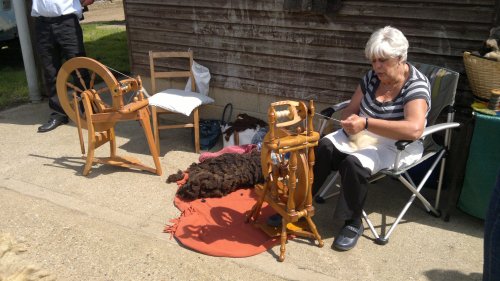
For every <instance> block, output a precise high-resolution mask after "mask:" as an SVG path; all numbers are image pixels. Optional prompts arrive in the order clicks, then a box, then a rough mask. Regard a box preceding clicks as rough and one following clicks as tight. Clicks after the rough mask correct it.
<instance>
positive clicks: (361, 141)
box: [349, 131, 378, 150]
mask: <svg viewBox="0 0 500 281" xmlns="http://www.w3.org/2000/svg"><path fill="white" fill-rule="evenodd" d="M377 143H378V140H377V139H376V138H374V137H372V136H370V135H367V134H366V133H365V131H361V132H359V133H357V134H355V135H351V136H349V146H350V147H351V148H352V149H354V150H359V149H363V148H365V147H367V146H371V145H376V144H377Z"/></svg>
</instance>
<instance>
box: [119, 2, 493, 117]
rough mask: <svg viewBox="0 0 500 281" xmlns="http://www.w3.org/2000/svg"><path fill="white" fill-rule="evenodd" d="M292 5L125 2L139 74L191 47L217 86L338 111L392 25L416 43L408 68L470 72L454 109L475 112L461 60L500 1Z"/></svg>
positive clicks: (484, 35) (132, 53) (484, 32)
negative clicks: (162, 53) (155, 53)
mask: <svg viewBox="0 0 500 281" xmlns="http://www.w3.org/2000/svg"><path fill="white" fill-rule="evenodd" d="M285 1H287V0H240V1H237V0H124V6H125V16H126V22H127V32H128V39H129V47H130V56H131V63H132V71H133V72H134V73H136V74H141V75H146V76H149V67H148V57H147V52H148V50H187V49H192V50H193V51H194V54H195V60H197V61H198V62H199V63H201V64H203V65H205V66H207V67H208V68H209V69H210V71H211V74H212V81H211V86H215V87H220V88H226V89H235V90H242V91H249V92H253V93H259V94H265V95H274V96H281V97H288V98H294V99H311V98H312V99H315V100H317V101H321V102H327V103H335V102H339V101H342V100H345V99H347V98H349V97H350V96H351V94H352V92H353V90H354V88H355V87H356V85H357V83H358V81H359V78H360V77H361V75H362V74H363V73H364V72H365V71H366V70H367V69H369V67H370V65H369V64H368V63H367V60H366V59H365V58H364V55H363V50H364V46H365V43H366V41H367V40H368V37H369V36H370V34H371V33H372V32H373V31H374V30H375V29H377V28H380V27H383V26H385V25H392V26H395V27H397V28H399V29H401V30H402V31H403V32H404V33H405V35H406V36H407V38H408V40H409V41H410V52H409V56H408V58H409V60H410V61H412V60H413V61H419V62H425V63H431V64H436V65H442V66H446V67H448V68H451V69H453V70H456V71H458V72H460V73H461V74H463V75H462V79H461V80H460V85H459V96H458V97H457V105H458V106H459V107H460V106H461V107H463V108H468V105H469V104H470V101H471V100H472V96H471V94H470V92H469V90H468V85H467V81H466V79H465V74H464V71H465V70H464V66H463V64H462V57H461V56H462V53H463V51H465V50H477V49H479V47H480V46H481V44H482V42H483V41H484V40H485V39H486V38H487V36H488V33H489V29H490V28H491V27H492V25H493V21H494V20H495V18H496V17H497V16H498V11H495V5H498V2H499V1H500V0H474V1H472V0H420V1H411V0H400V1H357V0H346V1H342V7H341V8H340V10H339V11H336V12H329V11H325V12H323V13H321V12H315V13H311V12H297V11H294V12H291V11H285V10H284V4H285V3H284V2H285ZM288 1H289V0H288Z"/></svg>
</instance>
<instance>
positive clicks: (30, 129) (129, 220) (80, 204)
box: [0, 0, 483, 281]
mask: <svg viewBox="0 0 500 281" xmlns="http://www.w3.org/2000/svg"><path fill="white" fill-rule="evenodd" d="M121 4H122V3H121V1H116V0H115V1H113V3H109V2H105V1H103V3H100V2H96V3H95V4H94V5H92V6H90V12H88V13H86V15H85V17H86V21H108V20H120V17H119V16H118V18H111V19H110V18H109V17H103V15H107V16H109V15H117V14H118V15H119V12H120V9H122V6H121ZM102 7H104V8H102ZM116 11H118V13H117V12H116ZM121 12H123V9H122V10H121ZM122 16H123V14H122ZM49 113H50V111H49V109H48V106H47V104H45V103H42V104H28V105H23V106H20V107H16V108H12V109H9V110H6V111H1V112H0V144H1V149H0V163H2V164H1V165H0V207H1V208H0V209H1V212H0V234H7V233H10V234H11V235H12V237H14V238H15V239H17V240H18V241H20V242H21V243H22V244H23V245H24V248H25V249H26V251H25V252H23V253H21V254H19V257H20V258H22V259H23V260H25V261H27V263H29V264H33V265H38V266H39V267H41V268H43V269H45V270H46V271H48V272H50V273H51V274H52V276H55V277H56V278H57V279H58V280H430V281H442V280H450V281H460V280H481V276H482V274H481V272H482V254H483V251H482V247H483V239H482V237H483V222H482V221H480V220H477V219H475V218H473V217H470V216H468V215H466V214H463V213H461V212H459V211H457V212H455V213H454V214H453V216H452V218H451V221H450V222H447V223H446V222H443V221H442V220H441V219H437V218H433V217H431V216H428V215H427V214H426V213H425V212H424V211H423V210H422V206H421V205H420V204H419V203H418V202H416V204H414V206H412V207H411V208H410V210H409V212H408V214H407V216H406V217H405V219H404V220H403V222H402V223H401V224H400V226H399V227H398V228H397V229H396V231H395V232H394V234H393V236H392V237H391V239H390V242H389V244H387V245H386V246H378V245H376V244H375V243H374V242H373V240H372V235H371V233H370V232H369V231H368V230H366V231H365V233H364V236H363V237H362V238H361V239H360V241H359V245H358V246H357V247H356V248H355V249H354V250H352V251H349V252H337V251H334V250H332V249H331V248H330V246H331V244H332V242H333V237H334V235H335V234H336V231H337V230H338V225H337V223H336V222H335V221H334V220H333V218H332V213H333V209H334V207H335V200H334V199H331V200H330V201H328V202H327V203H326V204H324V205H318V206H316V207H317V215H316V216H315V217H314V219H315V221H316V224H317V225H318V229H319V232H320V234H321V235H322V237H323V238H324V241H325V247H323V248H318V247H315V246H311V245H309V244H308V243H307V242H305V241H301V240H295V241H290V242H289V243H288V244H287V254H286V260H285V262H284V263H278V262H277V261H276V255H277V254H278V253H279V246H276V247H274V248H272V249H271V250H269V251H268V252H264V253H262V254H260V255H257V256H254V257H250V258H240V259H232V258H217V257H210V256H205V255H202V254H199V253H196V252H194V251H192V250H189V249H186V248H184V247H182V246H181V245H179V244H178V243H177V242H176V241H175V240H174V239H170V236H169V235H167V234H164V233H163V232H162V230H163V227H164V225H165V224H166V223H167V222H168V221H169V220H170V219H171V218H175V217H177V216H178V215H179V212H178V210H177V209H176V208H175V207H174V206H173V203H172V201H173V198H174V195H175V190H176V186H175V185H174V184H167V183H165V180H166V177H167V176H168V175H170V174H171V173H175V172H176V171H177V170H178V169H185V168H186V167H188V166H189V164H191V163H192V162H195V161H197V159H198V155H197V154H195V153H193V152H192V151H193V147H192V145H191V134H190V133H189V132H188V131H186V130H179V131H177V132H175V133H173V134H169V135H168V136H167V135H163V138H162V143H161V145H162V149H161V150H162V155H161V156H162V157H161V164H162V167H163V176H161V177H159V176H155V175H152V174H149V173H143V172H135V171H131V170H127V169H120V168H115V167H109V166H99V165H97V166H95V167H94V168H93V169H92V172H91V174H90V175H89V176H87V177H85V176H83V175H82V168H83V164H84V161H83V160H82V159H81V158H80V148H79V144H78V137H77V131H76V128H75V127H74V124H71V123H70V124H69V125H66V126H62V127H60V128H58V129H57V130H55V131H53V132H49V133H45V134H38V133H37V132H36V129H37V127H38V126H39V125H40V124H41V123H43V122H45V121H46V119H47V118H48V116H49ZM117 136H118V147H119V149H118V152H119V153H121V154H127V155H133V156H135V157H137V158H139V159H141V160H142V161H143V162H145V163H148V164H152V159H151V157H150V156H149V155H148V150H147V146H146V143H145V140H144V136H143V133H142V130H141V128H140V127H139V125H138V124H137V122H127V123H122V124H120V125H119V126H118V127H117ZM106 149H107V146H104V147H102V148H100V149H99V150H98V153H99V155H103V156H104V155H106V153H107V151H106ZM408 196H409V195H408V192H406V191H405V190H404V189H403V188H398V187H397V186H396V185H395V184H394V182H393V181H392V180H384V181H382V182H381V184H379V185H377V186H374V188H373V189H371V190H370V195H369V200H368V203H367V206H366V211H367V212H368V213H369V215H370V217H372V219H374V223H375V226H376V228H377V229H378V230H380V228H381V225H382V224H381V219H382V217H383V216H382V214H384V215H386V216H387V221H388V222H389V223H390V222H391V221H392V219H393V218H394V217H395V216H396V210H397V209H396V208H395V207H394V205H398V207H400V206H402V204H403V203H404V201H405V200H406V198H407V197H408ZM0 250H1V249H0ZM0 252H1V251H0ZM1 268H2V267H1V266H0V269H1ZM0 274H1V270H0ZM0 277H1V275H0ZM0 279H1V278H0Z"/></svg>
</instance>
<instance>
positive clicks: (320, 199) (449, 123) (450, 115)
mask: <svg viewBox="0 0 500 281" xmlns="http://www.w3.org/2000/svg"><path fill="white" fill-rule="evenodd" d="M428 66H431V67H435V68H440V69H444V70H446V71H447V72H449V73H451V74H452V75H454V76H455V78H454V80H453V91H454V93H453V94H455V93H456V87H457V83H458V77H459V74H458V73H457V72H455V71H452V70H449V69H446V68H444V67H438V66H432V65H428ZM417 68H418V67H417ZM431 86H432V85H431ZM348 104H349V101H344V102H341V103H339V104H336V105H334V106H332V108H333V109H334V112H338V111H340V110H342V109H344V108H345V107H347V105H348ZM431 106H432V105H431ZM431 111H432V107H431ZM444 111H445V113H446V114H447V118H446V123H439V124H432V125H430V126H428V127H426V128H425V129H424V132H423V134H422V137H421V138H420V139H423V138H424V137H426V136H427V137H431V135H432V134H433V133H436V132H441V131H443V130H444V131H445V136H444V140H443V145H442V146H441V147H440V148H439V149H438V150H437V151H431V152H427V153H426V152H425V151H424V155H423V156H422V158H421V159H420V160H419V161H417V162H416V163H414V164H412V165H410V166H407V167H404V168H398V166H399V165H398V163H399V160H400V155H401V153H402V152H403V151H404V149H405V147H406V146H407V145H408V144H410V143H411V142H412V141H403V140H401V141H397V142H396V143H395V144H394V145H395V146H396V147H397V149H398V152H397V154H396V157H395V161H394V163H395V164H394V167H395V168H393V169H384V170H381V171H379V172H378V173H375V174H374V175H372V176H371V177H370V178H369V179H368V182H369V183H373V182H375V181H377V180H379V179H381V178H383V177H385V176H390V177H393V178H396V179H398V180H399V181H400V182H401V183H403V185H404V186H405V187H406V188H408V189H409V190H410V191H411V192H412V195H411V197H410V199H409V200H408V202H407V203H406V205H405V206H404V207H403V209H402V210H401V212H400V213H399V214H398V216H397V218H396V219H395V221H394V223H393V224H392V225H391V226H390V227H389V229H388V231H387V232H386V233H381V234H379V233H378V232H377V231H376V230H375V227H374V226H373V223H372V222H371V221H370V219H369V218H368V216H367V214H366V212H365V211H364V210H363V213H362V215H363V218H364V220H365V221H366V223H367V224H368V227H369V228H370V230H371V232H372V234H373V236H374V237H375V242H376V243H377V244H379V245H385V244H387V243H388V242H389V237H390V236H391V234H392V232H393V231H394V230H395V229H396V227H397V226H398V224H399V222H400V221H401V219H402V218H403V216H404V215H405V214H406V212H407V210H408V209H409V207H410V206H411V204H412V203H413V201H414V200H415V198H418V199H419V201H420V202H421V203H422V204H423V205H424V207H425V209H426V210H427V212H428V213H429V214H431V215H433V216H435V217H440V216H441V212H440V211H439V201H440V196H441V190H442V182H443V177H444V170H445V166H446V155H447V153H448V150H449V146H450V142H451V129H453V128H457V127H459V126H460V124H459V123H456V122H453V119H454V112H455V111H454V109H453V104H449V105H447V106H446V107H445V109H444ZM326 122H327V119H326V118H325V119H322V120H321V123H320V134H322V132H323V130H324V128H325V125H326ZM436 154H437V157H436V158H435V159H434V161H433V162H432V164H431V167H430V169H429V170H428V171H427V172H426V173H425V175H424V176H423V178H422V179H421V181H420V182H419V183H418V185H417V184H415V183H414V182H413V180H412V178H411V177H410V175H409V174H408V170H410V169H411V168H413V167H415V166H417V165H419V164H421V163H422V162H424V161H425V160H427V159H429V158H431V157H433V156H434V155H436ZM439 162H441V165H440V171H439V180H438V186H437V189H436V199H435V203H434V206H433V205H432V204H431V203H430V202H429V201H428V200H427V199H426V198H425V197H424V196H423V195H422V194H421V193H420V190H421V189H422V188H423V186H424V185H425V183H426V182H427V180H428V179H429V177H430V176H431V174H432V173H433V171H434V170H435V168H436V167H437V165H438V164H439ZM338 176H339V174H338V172H335V173H334V174H333V176H332V175H331V176H330V177H329V178H327V181H325V184H324V185H323V186H322V188H321V189H320V191H319V192H318V195H316V197H315V201H316V202H317V203H324V202H325V200H326V199H328V198H331V197H333V196H336V195H338V194H339V193H340V191H335V192H333V193H330V194H327V193H328V192H329V189H330V188H331V187H332V186H333V185H334V183H335V181H336V180H337V177H338Z"/></svg>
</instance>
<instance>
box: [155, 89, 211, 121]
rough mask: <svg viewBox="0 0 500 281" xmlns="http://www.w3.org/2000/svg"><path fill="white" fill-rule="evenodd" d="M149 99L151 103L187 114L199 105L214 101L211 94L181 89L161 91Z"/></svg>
mask: <svg viewBox="0 0 500 281" xmlns="http://www.w3.org/2000/svg"><path fill="white" fill-rule="evenodd" d="M148 100H149V104H150V105H153V106H157V107H160V108H163V109H165V110H168V111H172V112H177V113H181V114H184V115H186V116H189V115H191V112H193V110H194V109H195V108H197V107H198V106H200V105H202V104H209V103H213V102H214V99H212V98H211V97H209V96H205V95H203V94H200V93H195V92H189V91H184V90H179V89H167V90H164V91H161V92H159V93H157V94H155V95H153V96H152V97H150V98H149V99H148Z"/></svg>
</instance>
